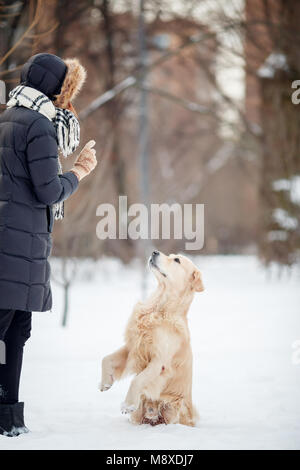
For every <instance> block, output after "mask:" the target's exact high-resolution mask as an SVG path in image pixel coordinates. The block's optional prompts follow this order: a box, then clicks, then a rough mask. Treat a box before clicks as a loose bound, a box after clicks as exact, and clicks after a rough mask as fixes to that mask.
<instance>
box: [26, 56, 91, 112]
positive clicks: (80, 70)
mask: <svg viewBox="0 0 300 470" xmlns="http://www.w3.org/2000/svg"><path fill="white" fill-rule="evenodd" d="M85 79H86V70H85V68H84V67H83V66H82V65H81V64H80V62H79V61H78V59H76V58H74V59H64V60H63V59H61V58H60V57H57V56H56V55H54V54H48V53H41V54H36V55H34V56H32V57H31V58H30V59H29V60H28V61H27V62H26V63H25V65H24V66H23V68H22V71H21V80H20V81H21V84H22V85H25V86H29V87H32V88H35V89H36V90H39V91H41V92H42V93H44V94H45V95H47V96H48V98H50V99H51V100H52V101H53V104H54V105H55V106H57V107H59V108H70V106H71V103H72V101H73V100H74V98H75V97H76V96H77V94H78V93H79V91H80V90H81V88H82V85H83V83H84V81H85Z"/></svg>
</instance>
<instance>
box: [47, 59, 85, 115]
mask: <svg viewBox="0 0 300 470" xmlns="http://www.w3.org/2000/svg"><path fill="white" fill-rule="evenodd" d="M64 63H65V64H66V66H67V73H66V76H65V78H64V81H63V84H62V87H61V91H60V93H59V94H58V95H56V97H55V100H54V105H55V106H57V107H59V108H67V107H68V106H69V105H70V103H72V101H73V100H74V99H75V98H76V96H77V95H78V93H79V92H80V90H81V88H82V86H83V84H84V82H85V79H86V70H85V68H84V67H83V66H82V65H81V64H80V62H79V60H78V59H65V60H64Z"/></svg>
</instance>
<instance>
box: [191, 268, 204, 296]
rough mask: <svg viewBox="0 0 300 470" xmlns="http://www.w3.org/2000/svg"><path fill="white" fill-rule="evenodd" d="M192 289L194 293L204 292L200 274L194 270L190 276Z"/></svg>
mask: <svg viewBox="0 0 300 470" xmlns="http://www.w3.org/2000/svg"><path fill="white" fill-rule="evenodd" d="M192 289H193V290H194V291H196V292H203V291H204V285H203V282H202V277H201V273H200V271H199V270H198V269H195V271H194V272H193V274H192Z"/></svg>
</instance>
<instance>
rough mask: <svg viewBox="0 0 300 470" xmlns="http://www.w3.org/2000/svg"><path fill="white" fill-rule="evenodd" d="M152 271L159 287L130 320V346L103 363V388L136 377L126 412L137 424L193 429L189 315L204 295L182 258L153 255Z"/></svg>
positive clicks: (199, 281) (196, 274)
mask: <svg viewBox="0 0 300 470" xmlns="http://www.w3.org/2000/svg"><path fill="white" fill-rule="evenodd" d="M149 266H150V269H151V271H152V272H153V273H154V275H155V277H156V279H157V281H158V285H157V288H156V290H155V291H154V293H153V294H152V295H151V296H150V297H149V298H148V299H147V300H146V301H145V302H139V303H138V304H137V305H136V306H135V308H134V310H133V313H132V315H131V318H130V320H129V322H128V325H127V328H126V334H125V345H124V346H123V347H121V348H120V349H119V350H118V351H116V352H114V353H112V354H110V355H109V356H106V357H105V358H104V359H103V361H102V382H101V386H100V389H101V391H106V390H108V389H110V387H111V386H112V385H113V383H114V381H115V380H119V379H121V378H122V377H124V376H126V375H128V374H135V377H134V378H133V380H132V382H131V385H130V387H129V390H128V393H127V396H126V399H125V402H124V403H123V405H122V408H121V409H122V412H123V413H130V414H131V421H132V422H133V423H136V424H143V423H148V424H151V425H152V426H154V425H156V424H161V423H165V424H169V423H181V424H185V425H188V426H194V425H195V421H196V418H197V414H196V411H195V409H194V407H193V404H192V361H193V356H192V350H191V345H190V333H189V328H188V322H187V313H188V310H189V307H190V305H191V302H192V300H193V297H194V294H195V292H202V291H203V290H204V288H203V284H202V279H201V274H200V271H199V270H198V269H197V267H196V266H195V265H194V264H193V263H192V262H191V261H190V260H189V259H188V258H187V257H186V256H182V255H173V254H171V255H169V256H166V255H164V254H163V253H160V252H158V251H154V252H153V253H152V256H151V257H150V259H149Z"/></svg>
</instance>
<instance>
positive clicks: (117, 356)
mask: <svg viewBox="0 0 300 470" xmlns="http://www.w3.org/2000/svg"><path fill="white" fill-rule="evenodd" d="M127 358H128V349H127V347H126V346H123V347H122V348H120V349H118V350H117V351H115V352H114V353H112V354H109V355H108V356H105V357H104V358H103V360H102V381H101V385H100V387H99V388H100V390H101V392H105V391H106V390H109V389H110V388H111V386H112V384H113V383H114V381H115V380H119V379H120V378H121V375H122V373H123V371H124V369H125V367H126V362H127Z"/></svg>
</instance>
